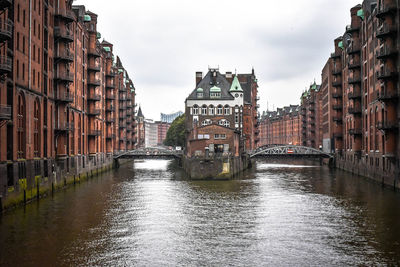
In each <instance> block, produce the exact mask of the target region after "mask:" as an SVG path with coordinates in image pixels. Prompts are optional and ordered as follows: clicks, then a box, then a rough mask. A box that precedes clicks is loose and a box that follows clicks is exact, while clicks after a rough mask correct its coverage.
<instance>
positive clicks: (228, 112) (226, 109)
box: [224, 105, 230, 115]
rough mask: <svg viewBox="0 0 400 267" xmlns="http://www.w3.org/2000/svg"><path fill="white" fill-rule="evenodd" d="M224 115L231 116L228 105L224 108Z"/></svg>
mask: <svg viewBox="0 0 400 267" xmlns="http://www.w3.org/2000/svg"><path fill="white" fill-rule="evenodd" d="M224 113H225V115H229V114H230V107H229V106H228V105H226V106H225V107H224Z"/></svg>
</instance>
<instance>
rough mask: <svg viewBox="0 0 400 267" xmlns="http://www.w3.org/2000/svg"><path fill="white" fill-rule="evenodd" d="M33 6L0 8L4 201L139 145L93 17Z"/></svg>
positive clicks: (55, 6) (0, 182)
mask: <svg viewBox="0 0 400 267" xmlns="http://www.w3.org/2000/svg"><path fill="white" fill-rule="evenodd" d="M31 2H32V4H31V5H30V4H29V1H23V0H14V1H1V4H0V9H1V10H2V13H1V15H0V16H1V22H0V24H1V25H0V26H1V27H0V28H1V29H0V42H2V44H3V45H2V46H1V48H0V74H1V81H0V89H1V94H0V105H1V106H0V120H1V122H0V126H1V128H0V152H1V153H0V171H1V172H0V196H3V197H6V196H7V195H8V194H13V192H17V191H19V190H20V189H21V185H23V184H26V185H27V188H30V187H34V186H36V184H37V183H53V184H54V183H57V180H56V179H61V178H62V177H65V176H66V175H78V174H80V173H83V172H86V171H89V170H91V169H93V168H99V167H101V166H104V165H105V164H110V163H111V162H112V154H113V153H116V152H119V151H121V150H126V149H133V148H134V147H135V142H136V140H137V139H136V124H135V88H134V85H133V83H132V80H131V79H130V78H129V76H128V74H127V71H126V70H125V69H124V67H123V65H122V63H121V61H120V60H119V58H116V59H115V58H114V55H113V45H112V44H111V43H109V42H107V41H104V40H103V41H102V42H100V41H99V39H100V38H101V35H100V33H99V32H98V31H97V15H96V14H94V13H92V12H89V11H86V10H85V7H84V6H72V2H73V1H71V0H62V1H53V0H44V1H41V0H37V1H36V0H35V1H31ZM118 105H119V106H118ZM118 107H119V108H120V112H119V113H118V109H117V108H118ZM53 174H56V177H57V178H55V177H54V176H53Z"/></svg>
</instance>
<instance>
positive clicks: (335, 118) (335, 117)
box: [332, 116, 343, 123]
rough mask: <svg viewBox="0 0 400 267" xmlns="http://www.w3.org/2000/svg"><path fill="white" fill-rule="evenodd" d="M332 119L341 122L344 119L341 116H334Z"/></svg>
mask: <svg viewBox="0 0 400 267" xmlns="http://www.w3.org/2000/svg"><path fill="white" fill-rule="evenodd" d="M332 120H333V121H334V122H336V123H341V122H342V121H343V119H342V117H341V116H333V117H332Z"/></svg>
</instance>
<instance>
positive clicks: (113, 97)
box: [106, 94, 115, 100]
mask: <svg viewBox="0 0 400 267" xmlns="http://www.w3.org/2000/svg"><path fill="white" fill-rule="evenodd" d="M114 99H115V95H114V94H106V100H114Z"/></svg>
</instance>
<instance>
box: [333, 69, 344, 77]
mask: <svg viewBox="0 0 400 267" xmlns="http://www.w3.org/2000/svg"><path fill="white" fill-rule="evenodd" d="M332 75H333V76H340V75H342V70H341V69H334V70H332Z"/></svg>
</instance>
